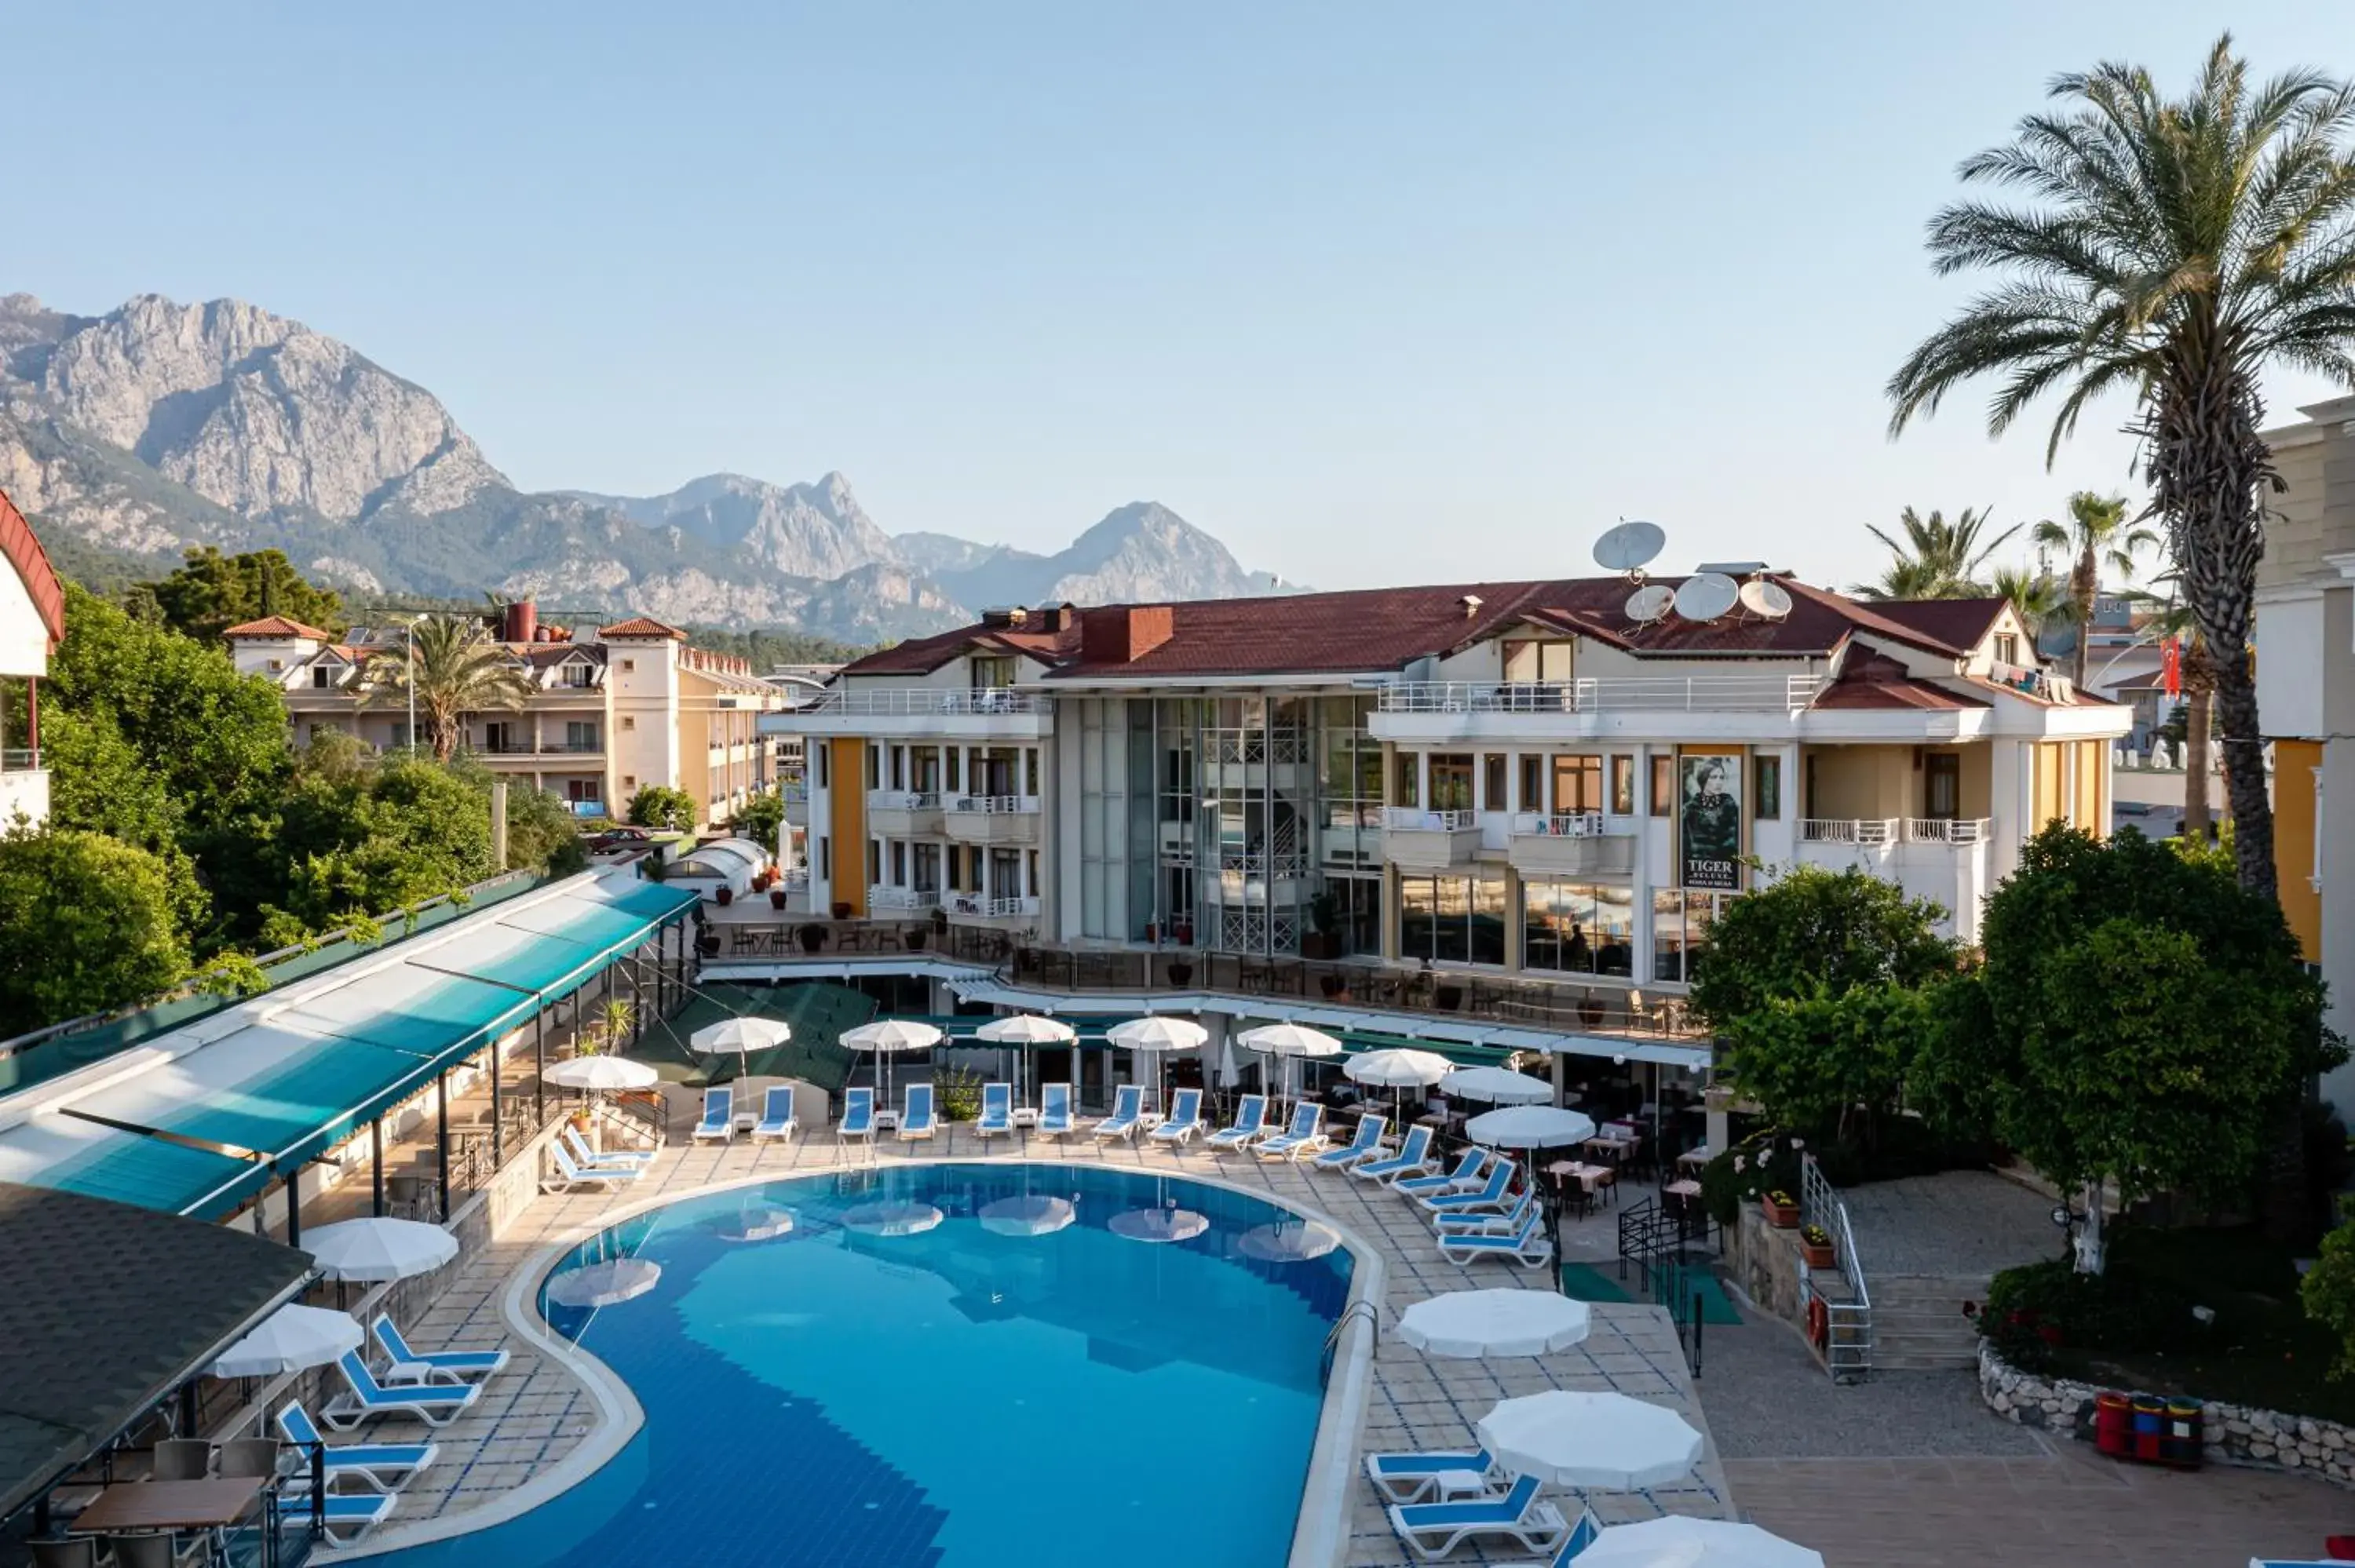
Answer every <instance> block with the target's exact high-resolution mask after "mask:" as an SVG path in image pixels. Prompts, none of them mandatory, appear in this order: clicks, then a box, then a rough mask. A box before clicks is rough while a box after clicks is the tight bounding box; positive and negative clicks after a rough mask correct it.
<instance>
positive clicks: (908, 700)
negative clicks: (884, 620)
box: [792, 686, 1055, 718]
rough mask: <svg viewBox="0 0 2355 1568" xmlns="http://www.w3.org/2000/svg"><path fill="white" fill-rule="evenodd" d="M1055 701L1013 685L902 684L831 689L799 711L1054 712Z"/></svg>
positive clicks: (875, 714)
mask: <svg viewBox="0 0 2355 1568" xmlns="http://www.w3.org/2000/svg"><path fill="white" fill-rule="evenodd" d="M1054 705H1055V700H1054V699H1053V698H1052V697H1047V696H1040V695H1039V694H1035V693H1031V692H1018V691H1015V690H1013V689H1011V688H1010V687H1004V686H992V687H985V688H983V689H981V690H978V691H955V690H950V689H944V688H942V687H938V686H912V687H900V688H897V689H890V690H884V691H876V692H859V691H850V692H844V691H829V692H825V693H822V694H820V695H819V696H818V697H816V698H815V700H814V701H812V702H810V703H809V704H808V705H805V706H803V707H799V708H795V709H793V710H792V711H793V712H794V713H796V714H802V715H817V716H821V717H823V716H825V715H830V714H838V715H842V716H844V717H847V718H869V717H872V718H923V717H926V716H929V715H985V716H986V715H996V714H1043V713H1051V712H1052V711H1054Z"/></svg>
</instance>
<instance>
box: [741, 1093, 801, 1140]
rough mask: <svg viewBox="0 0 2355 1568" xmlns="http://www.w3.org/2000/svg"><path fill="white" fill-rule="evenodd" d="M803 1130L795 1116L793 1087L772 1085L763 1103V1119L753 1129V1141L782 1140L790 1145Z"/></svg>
mask: <svg viewBox="0 0 2355 1568" xmlns="http://www.w3.org/2000/svg"><path fill="white" fill-rule="evenodd" d="M801 1129H802V1124H801V1120H800V1118H797V1117H795V1116H794V1086H793V1085H791V1084H772V1085H770V1086H769V1092H768V1094H767V1095H766V1096H765V1097H763V1098H762V1102H761V1119H760V1121H759V1122H758V1123H756V1124H755V1125H754V1126H753V1128H752V1141H753V1142H755V1143H758V1142H760V1141H761V1140H762V1139H764V1138H782V1139H784V1140H785V1141H786V1142H788V1143H790V1142H792V1141H793V1138H794V1134H795V1133H797V1132H799V1131H800V1130H801Z"/></svg>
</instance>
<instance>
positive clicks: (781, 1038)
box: [687, 1018, 794, 1078]
mask: <svg viewBox="0 0 2355 1568" xmlns="http://www.w3.org/2000/svg"><path fill="white" fill-rule="evenodd" d="M793 1037H794V1032H793V1030H792V1029H791V1028H789V1027H788V1026H787V1025H786V1024H785V1023H784V1022H783V1020H781V1019H775V1018H726V1019H722V1020H720V1021H719V1022H718V1023H714V1024H710V1025H709V1026H707V1027H705V1028H702V1029H698V1030H697V1031H696V1032H695V1033H692V1034H690V1035H688V1036H687V1044H688V1045H689V1046H690V1047H692V1048H693V1049H694V1050H695V1051H697V1052H698V1053H699V1054H702V1055H706V1056H733V1057H735V1058H736V1075H737V1076H738V1077H739V1078H741V1077H742V1076H743V1075H744V1063H745V1059H746V1058H747V1057H749V1056H751V1054H752V1053H753V1052H755V1051H766V1050H769V1049H771V1048H772V1047H774V1046H778V1045H782V1044H784V1043H785V1042H786V1041H788V1040H791V1039H792V1038H793Z"/></svg>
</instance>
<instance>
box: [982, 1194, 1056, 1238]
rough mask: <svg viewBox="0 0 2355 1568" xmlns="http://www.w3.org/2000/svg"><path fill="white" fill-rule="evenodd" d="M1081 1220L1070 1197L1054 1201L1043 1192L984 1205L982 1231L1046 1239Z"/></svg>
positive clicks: (1054, 1199)
mask: <svg viewBox="0 0 2355 1568" xmlns="http://www.w3.org/2000/svg"><path fill="white" fill-rule="evenodd" d="M1079 1217H1080V1216H1079V1211H1078V1210H1076V1209H1074V1208H1073V1207H1072V1206H1071V1200H1070V1199H1069V1198H1050V1197H1049V1196H1047V1194H1045V1193H1043V1192H1039V1193H1028V1194H1025V1195H1023V1196H1021V1197H1016V1198H1000V1199H998V1200H996V1202H989V1203H984V1204H983V1205H982V1206H981V1228H982V1229H983V1230H986V1231H987V1232H989V1233H990V1234H992V1235H1000V1236H1043V1235H1047V1234H1051V1233H1053V1232H1055V1231H1060V1230H1061V1229H1063V1228H1064V1227H1065V1226H1066V1225H1069V1224H1071V1222H1072V1221H1073V1220H1076V1219H1078V1218H1079Z"/></svg>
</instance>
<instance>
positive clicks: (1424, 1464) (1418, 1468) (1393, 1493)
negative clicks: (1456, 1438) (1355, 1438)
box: [1366, 1448, 1497, 1503]
mask: <svg viewBox="0 0 2355 1568" xmlns="http://www.w3.org/2000/svg"><path fill="white" fill-rule="evenodd" d="M1463 1476H1470V1477H1476V1478H1478V1480H1479V1482H1480V1490H1481V1492H1482V1493H1483V1494H1485V1493H1487V1491H1488V1489H1489V1483H1490V1482H1491V1481H1493V1480H1495V1479H1496V1478H1497V1461H1496V1460H1495V1459H1494V1458H1493V1457H1490V1455H1489V1453H1488V1450H1487V1449H1486V1448H1476V1449H1474V1450H1472V1451H1471V1452H1470V1453H1468V1454H1464V1453H1458V1454H1369V1455H1367V1456H1366V1478H1367V1479H1368V1480H1369V1481H1371V1482H1373V1483H1374V1489H1375V1490H1376V1491H1379V1492H1380V1493H1381V1494H1382V1496H1383V1497H1385V1498H1387V1499H1389V1500H1391V1502H1396V1503H1411V1502H1421V1501H1423V1499H1424V1498H1425V1497H1427V1496H1429V1495H1430V1494H1431V1493H1432V1492H1433V1491H1441V1492H1444V1491H1445V1490H1446V1489H1447V1487H1448V1485H1449V1479H1443V1478H1456V1477H1463Z"/></svg>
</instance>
